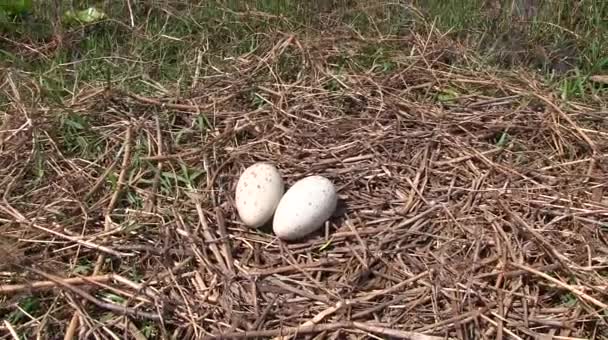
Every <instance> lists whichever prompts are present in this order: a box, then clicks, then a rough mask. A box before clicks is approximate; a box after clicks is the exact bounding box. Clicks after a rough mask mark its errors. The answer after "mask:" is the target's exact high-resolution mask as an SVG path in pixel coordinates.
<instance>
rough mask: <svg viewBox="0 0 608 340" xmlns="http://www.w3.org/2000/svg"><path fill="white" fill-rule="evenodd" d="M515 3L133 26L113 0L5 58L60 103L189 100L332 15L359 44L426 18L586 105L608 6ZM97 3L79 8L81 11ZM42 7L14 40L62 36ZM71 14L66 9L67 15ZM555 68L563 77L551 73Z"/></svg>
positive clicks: (273, 2)
mask: <svg viewBox="0 0 608 340" xmlns="http://www.w3.org/2000/svg"><path fill="white" fill-rule="evenodd" d="M514 1H515V0H514ZM515 2H516V5H515V6H513V5H512V4H511V1H503V7H502V9H501V11H500V12H499V13H498V14H496V15H495V16H496V18H492V17H490V16H491V15H490V14H488V13H487V11H485V10H480V9H481V8H482V4H483V3H484V1H481V0H468V1H462V0H431V1H425V2H420V3H418V4H416V6H419V8H420V10H421V12H422V13H423V14H424V15H425V18H421V17H420V16H419V15H418V12H417V11H413V10H411V9H408V8H407V7H404V6H395V5H391V6H388V5H384V6H380V5H369V4H367V3H364V2H356V1H350V2H349V1H342V2H340V1H335V2H333V7H331V6H330V5H324V4H322V3H321V2H315V1H312V2H310V3H305V4H303V3H302V2H300V1H295V0H286V1H278V0H263V1H262V0H257V1H251V2H242V1H204V2H203V1H201V2H199V3H198V4H197V3H196V2H192V3H189V4H180V3H177V2H173V3H170V7H165V8H163V7H161V5H162V4H161V3H159V2H146V3H144V4H142V5H139V6H135V7H134V8H133V23H134V24H135V27H134V28H132V27H129V26H130V24H131V17H130V15H129V14H128V13H129V9H128V7H127V5H126V3H122V2H112V3H111V4H110V5H105V6H103V7H101V8H100V10H102V11H103V12H104V13H106V15H107V17H108V19H107V20H104V21H102V22H98V23H94V24H88V25H82V26H81V27H77V28H74V27H64V29H63V31H64V33H65V32H68V33H69V34H67V36H66V38H65V40H66V41H65V43H66V48H64V49H60V50H57V51H54V53H52V54H50V55H49V57H48V58H31V57H29V58H28V57H25V56H22V55H20V54H19V53H16V51H15V49H14V48H12V47H14V46H11V45H10V44H8V43H6V42H3V43H2V44H1V45H0V51H2V53H3V54H5V55H7V56H10V57H9V58H7V60H6V61H7V62H8V64H9V65H12V66H15V67H19V68H20V69H23V70H27V71H28V72H33V73H34V74H36V75H37V77H38V78H39V79H40V81H41V83H42V85H43V87H44V89H45V90H46V93H45V94H46V95H47V98H48V100H54V101H59V100H60V99H61V98H64V97H66V96H69V95H70V94H71V93H72V90H73V89H74V88H77V87H78V86H79V84H83V83H86V84H98V85H99V86H101V85H104V84H105V85H111V86H114V87H117V88H128V89H130V90H132V91H136V92H142V93H145V92H148V91H155V89H154V88H152V87H150V84H149V82H147V81H145V80H147V79H152V80H154V81H155V82H158V83H160V84H172V85H174V84H177V86H178V88H175V89H173V90H174V91H179V92H181V91H186V90H187V89H189V88H190V87H191V85H192V82H193V79H192V74H194V72H195V70H196V69H197V68H198V69H199V72H200V74H201V75H202V76H204V75H206V74H208V73H212V72H213V69H214V68H217V67H219V68H221V67H223V66H225V65H227V64H229V62H230V59H229V58H230V57H234V56H239V55H243V54H245V53H258V52H261V51H267V50H268V48H269V47H270V46H272V45H273V44H274V43H276V39H277V36H278V35H280V34H281V32H283V33H285V32H290V33H296V34H305V33H306V34H309V33H311V32H314V31H315V29H322V28H324V27H323V25H322V24H321V23H320V21H321V19H320V18H323V16H328V15H329V13H331V14H332V17H331V18H332V20H333V21H331V20H330V21H329V22H330V23H333V25H337V24H336V22H340V24H339V25H338V27H343V28H347V29H350V30H352V31H353V32H356V34H359V35H362V36H375V37H388V36H391V35H398V34H404V33H406V32H407V31H408V30H409V29H416V28H420V27H421V26H420V23H422V21H425V25H428V24H433V25H436V26H437V28H439V29H440V30H441V31H443V32H449V36H451V37H452V38H453V39H457V40H458V39H460V40H463V41H465V42H466V43H467V44H468V45H469V46H471V47H473V48H475V49H477V51H478V52H479V55H480V56H481V57H482V58H485V60H486V61H487V62H489V63H497V64H498V65H502V66H503V67H504V66H509V67H510V66H514V65H515V66H519V65H520V64H523V65H526V66H528V67H533V68H541V69H542V71H543V72H545V74H547V77H548V78H549V79H553V80H554V82H555V83H556V86H558V87H560V88H561V89H562V91H563V93H564V96H566V97H573V96H574V97H580V96H583V95H585V93H588V92H589V91H590V90H592V89H590V88H589V87H587V86H586V84H587V81H586V77H587V76H589V75H591V74H595V73H600V72H605V71H606V70H607V69H608V53H607V47H606V46H608V24H607V22H606V18H608V3H607V2H605V1H601V0H583V1H582V2H580V5H578V7H575V5H574V3H573V2H571V1H551V2H545V4H543V6H541V7H539V8H538V13H537V15H536V16H534V17H526V16H524V15H523V14H522V13H523V12H522V9H521V5H520V6H519V7H518V6H517V3H520V2H521V1H515ZM353 3H357V4H356V5H353ZM93 4H95V2H91V1H79V2H76V3H75V4H74V7H73V8H76V9H84V8H87V6H91V5H93ZM34 6H35V9H34V12H33V14H32V16H31V17H29V18H28V19H27V21H26V22H23V23H21V25H19V23H13V25H14V27H15V28H14V30H13V32H12V33H13V37H14V38H15V39H16V40H17V41H22V40H27V41H34V42H36V41H37V42H40V43H42V41H48V40H49V39H50V37H51V36H52V34H53V29H52V23H53V22H54V21H57V20H56V15H55V11H54V10H53V7H52V2H50V1H49V2H42V1H35V2H34ZM340 6H341V7H340ZM69 8H72V7H68V6H67V2H64V6H63V7H62V10H66V9H69ZM332 10H333V11H332ZM340 25H341V26H340ZM306 27H312V28H314V29H313V30H311V29H306ZM24 37H25V38H24ZM19 38H21V39H19ZM517 50H522V51H524V52H522V53H521V55H520V54H518V53H516V52H514V51H517ZM399 53H401V54H403V53H407V50H406V49H403V48H402V47H401V48H400V47H395V46H391V45H390V44H388V43H378V42H376V43H375V44H373V46H371V45H370V46H364V47H363V48H361V49H360V50H358V51H357V52H356V54H355V55H354V56H351V60H349V61H348V62H350V63H351V64H352V66H355V67H357V68H360V69H367V70H369V69H373V70H384V71H386V72H390V71H392V70H394V69H395V67H396V65H395V63H394V61H393V60H392V55H394V54H399ZM47 55H48V54H47ZM197 58H201V59H200V63H197V62H196V61H197ZM227 58H228V59H227ZM281 58H283V59H284V60H282V62H281V63H280V65H281V67H280V70H279V71H280V72H281V73H280V74H279V75H280V77H281V78H282V79H283V78H285V80H286V81H289V80H290V79H291V78H290V77H293V76H295V75H296V73H297V71H296V70H297V69H298V67H299V66H300V65H299V63H300V60H299V59H298V57H297V56H291V55H290V54H289V53H286V54H284V55H282V56H281ZM555 70H557V72H559V73H560V74H559V75H560V76H559V77H555V76H554V75H551V72H553V71H555Z"/></svg>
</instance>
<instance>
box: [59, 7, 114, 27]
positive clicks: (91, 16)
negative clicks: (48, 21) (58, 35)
mask: <svg viewBox="0 0 608 340" xmlns="http://www.w3.org/2000/svg"><path fill="white" fill-rule="evenodd" d="M105 18H106V14H105V13H104V12H101V11H99V10H97V9H96V8H95V7H89V8H87V9H83V10H81V11H72V10H69V11H66V12H65V13H64V14H63V19H64V20H65V21H66V22H68V23H70V22H71V23H84V24H90V23H94V22H97V21H100V20H102V19H105Z"/></svg>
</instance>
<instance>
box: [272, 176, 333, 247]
mask: <svg viewBox="0 0 608 340" xmlns="http://www.w3.org/2000/svg"><path fill="white" fill-rule="evenodd" d="M337 204H338V195H337V193H336V188H335V187H334V185H333V183H332V182H331V181H330V180H329V179H327V178H325V177H322V176H309V177H305V178H303V179H301V180H299V181H297V182H295V183H294V184H293V186H292V187H291V188H289V190H287V192H286V193H285V195H283V198H281V200H280V202H279V205H278V206H277V208H276V211H275V213H274V218H273V225H272V229H273V231H274V233H275V234H276V235H277V236H278V237H279V238H281V239H283V240H296V239H299V238H302V237H304V236H306V235H308V234H310V233H312V232H314V231H316V230H317V229H319V228H320V227H321V226H322V225H323V224H324V223H325V221H327V220H328V219H329V218H330V217H331V215H332V214H333V213H334V211H335V210H336V207H337Z"/></svg>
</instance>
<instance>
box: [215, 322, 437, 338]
mask: <svg viewBox="0 0 608 340" xmlns="http://www.w3.org/2000/svg"><path fill="white" fill-rule="evenodd" d="M341 328H344V329H348V328H350V329H359V330H362V331H365V332H369V333H376V334H381V335H386V336H392V337H397V338H399V339H410V340H443V339H445V338H444V337H438V336H431V335H425V334H422V333H417V332H406V331H401V330H397V329H391V328H386V327H382V326H375V325H368V324H365V323H362V322H336V323H326V324H317V325H308V326H302V327H284V328H279V329H270V330H262V331H245V332H230V333H225V334H222V335H213V336H206V337H204V338H203V339H206V340H212V339H246V338H257V337H275V336H288V335H304V334H312V333H319V332H323V331H331V330H337V329H341Z"/></svg>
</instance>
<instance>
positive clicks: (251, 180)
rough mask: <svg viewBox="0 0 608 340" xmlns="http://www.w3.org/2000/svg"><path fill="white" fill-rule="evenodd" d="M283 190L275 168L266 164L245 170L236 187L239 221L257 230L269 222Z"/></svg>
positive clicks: (281, 180) (282, 184)
mask: <svg viewBox="0 0 608 340" xmlns="http://www.w3.org/2000/svg"><path fill="white" fill-rule="evenodd" d="M284 190H285V185H284V183H283V178H281V174H280V173H279V170H277V168H276V167H275V166H274V165H272V164H270V163H266V162H260V163H255V164H253V165H251V166H250V167H248V168H247V169H245V171H243V173H242V174H241V177H239V181H238V183H237V185H236V194H235V205H236V209H237V211H238V214H239V217H240V218H241V221H243V223H245V224H246V225H248V226H249V227H252V228H258V227H260V226H262V225H264V224H265V223H266V222H268V221H270V219H271V218H272V215H273V214H274V211H275V209H276V207H277V205H278V204H279V201H280V200H281V197H282V196H283V193H284Z"/></svg>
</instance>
